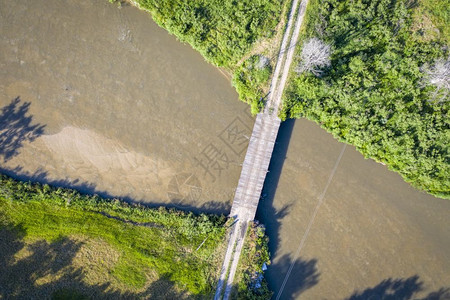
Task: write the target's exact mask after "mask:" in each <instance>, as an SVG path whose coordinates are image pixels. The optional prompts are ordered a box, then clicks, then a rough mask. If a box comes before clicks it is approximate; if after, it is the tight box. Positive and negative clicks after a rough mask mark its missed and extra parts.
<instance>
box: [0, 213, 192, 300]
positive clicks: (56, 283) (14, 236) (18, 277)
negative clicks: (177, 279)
mask: <svg viewBox="0 0 450 300" xmlns="http://www.w3.org/2000/svg"><path fill="white" fill-rule="evenodd" d="M1 220H2V218H1V215H0V221H1ZM0 224H1V223H0ZM24 235H25V230H24V228H23V227H22V226H20V225H11V224H3V226H0V250H1V251H0V298H1V299H10V298H13V299H32V298H35V299H50V298H51V299H138V298H139V299H140V298H144V299H183V298H186V295H185V294H184V293H183V292H178V291H177V290H176V288H175V285H174V283H173V282H170V281H169V280H166V279H164V278H160V279H158V280H156V281H154V282H152V283H151V284H150V285H149V286H148V287H147V288H145V289H144V290H143V291H140V292H123V291H118V290H115V289H114V288H112V286H111V284H110V283H103V284H93V285H90V284H87V283H86V282H85V279H86V278H85V274H86V273H85V271H84V270H83V269H82V268H80V267H75V266H74V264H73V262H74V258H75V257H76V255H77V253H78V252H79V250H80V248H81V247H82V246H83V242H78V241H73V240H71V239H69V238H61V239H59V240H57V241H54V242H50V243H48V242H46V241H44V240H40V241H35V242H33V243H28V244H25V243H24V241H23V237H24ZM24 250H26V251H24ZM49 279H51V280H49Z"/></svg>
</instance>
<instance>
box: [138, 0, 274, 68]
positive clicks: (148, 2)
mask: <svg viewBox="0 0 450 300" xmlns="http://www.w3.org/2000/svg"><path fill="white" fill-rule="evenodd" d="M135 2H136V3H137V4H138V5H139V6H140V7H141V8H143V9H145V10H148V11H149V12H150V13H151V14H152V17H153V19H154V20H155V22H156V23H158V24H159V25H160V26H161V27H163V28H165V29H167V30H168V31H169V32H170V33H172V34H174V35H176V36H177V37H178V38H179V39H180V40H181V41H183V42H188V43H189V44H190V45H192V47H193V48H194V49H196V50H197V51H199V52H200V53H201V54H202V55H203V56H204V57H205V58H206V59H207V60H208V61H209V62H211V63H213V64H215V65H217V66H224V67H233V66H234V65H235V64H237V63H238V61H239V60H240V59H241V58H242V57H243V56H244V55H245V54H246V53H247V52H248V51H249V50H250V48H251V47H252V45H253V44H254V43H255V42H256V41H258V40H259V39H262V38H267V37H270V36H272V35H273V33H274V28H275V26H276V25H277V24H278V22H279V15H280V12H281V6H282V5H281V4H282V1H281V0H276V1H272V0H258V1H254V0H242V1H236V0H225V1H223V0H221V1H219V0H190V1H178V0H135Z"/></svg>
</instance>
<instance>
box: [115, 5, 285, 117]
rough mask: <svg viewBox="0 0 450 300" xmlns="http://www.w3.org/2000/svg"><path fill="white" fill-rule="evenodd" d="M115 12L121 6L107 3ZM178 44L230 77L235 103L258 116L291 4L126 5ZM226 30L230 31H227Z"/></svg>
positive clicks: (267, 88)
mask: <svg viewBox="0 0 450 300" xmlns="http://www.w3.org/2000/svg"><path fill="white" fill-rule="evenodd" d="M110 2H116V3H118V4H119V7H120V6H121V5H123V4H124V3H127V1H119V0H110ZM129 3H131V4H132V5H134V6H136V7H138V8H140V9H142V10H145V11H147V12H149V13H150V14H151V16H152V18H153V20H154V21H155V22H156V23H157V24H158V25H159V26H161V27H162V28H164V29H166V30H167V31H168V32H169V33H171V34H173V35H175V36H176V37H177V38H178V40H180V41H181V42H184V43H188V44H189V45H191V46H192V47H193V48H194V49H195V50H197V51H198V52H200V53H201V54H202V56H203V57H204V58H205V59H206V60H207V61H208V62H210V63H212V64H214V65H215V66H218V67H221V68H223V69H225V70H226V71H227V73H229V74H232V75H231V77H232V80H231V81H232V84H233V86H234V87H235V88H236V91H237V92H238V94H239V99H240V100H242V101H244V102H246V103H248V104H250V105H251V111H252V113H253V114H256V113H258V112H259V111H261V109H262V107H263V105H264V98H265V96H266V94H267V92H268V90H269V84H270V80H269V79H270V74H271V72H272V69H273V68H274V67H275V63H276V58H277V54H278V51H279V45H280V43H281V38H282V35H283V32H284V29H285V25H286V20H287V14H288V12H289V8H290V3H291V1H288V0H278V1H268V0H264V1H258V2H257V3H256V2H254V1H239V2H238V3H237V4H236V5H235V4H232V3H231V2H225V3H222V2H214V1H210V2H204V1H189V2H187V3H181V2H178V1H173V2H170V1H169V3H166V4H165V5H163V6H161V5H159V4H158V3H157V1H143V0H131V1H129ZM230 29H232V31H230Z"/></svg>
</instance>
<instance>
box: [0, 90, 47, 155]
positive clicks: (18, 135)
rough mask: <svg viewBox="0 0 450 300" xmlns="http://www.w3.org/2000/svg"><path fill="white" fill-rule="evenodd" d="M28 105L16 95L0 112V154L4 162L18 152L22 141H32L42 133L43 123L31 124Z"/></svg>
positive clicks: (31, 119)
mask: <svg viewBox="0 0 450 300" xmlns="http://www.w3.org/2000/svg"><path fill="white" fill-rule="evenodd" d="M30 105H31V103H30V102H22V100H21V99H20V97H17V98H15V99H14V100H12V101H11V103H10V104H8V105H6V106H4V107H3V108H2V110H1V112H0V156H1V157H3V161H4V162H6V161H8V160H10V159H11V158H12V157H14V156H15V155H17V154H19V149H20V148H21V147H22V146H23V143H25V142H32V141H34V140H35V139H36V138H37V137H39V136H40V135H42V134H43V133H44V128H45V125H41V124H34V125H33V124H32V123H33V117H32V116H30V115H28V111H29V109H30Z"/></svg>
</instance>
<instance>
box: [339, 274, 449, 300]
mask: <svg viewBox="0 0 450 300" xmlns="http://www.w3.org/2000/svg"><path fill="white" fill-rule="evenodd" d="M423 289H424V288H423V282H422V281H420V280H419V276H417V275H414V276H411V277H409V278H406V279H403V278H397V279H393V278H388V279H385V280H383V281H382V282H380V283H379V284H377V285H376V286H374V287H371V288H367V289H365V290H364V291H361V292H355V293H354V294H353V295H351V296H350V297H348V298H346V300H412V299H422V300H444V299H450V288H448V287H447V288H440V289H439V290H437V291H434V292H430V293H429V294H428V295H426V296H425V297H424V298H418V297H417V294H418V293H419V292H421V291H423Z"/></svg>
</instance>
